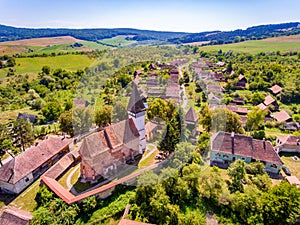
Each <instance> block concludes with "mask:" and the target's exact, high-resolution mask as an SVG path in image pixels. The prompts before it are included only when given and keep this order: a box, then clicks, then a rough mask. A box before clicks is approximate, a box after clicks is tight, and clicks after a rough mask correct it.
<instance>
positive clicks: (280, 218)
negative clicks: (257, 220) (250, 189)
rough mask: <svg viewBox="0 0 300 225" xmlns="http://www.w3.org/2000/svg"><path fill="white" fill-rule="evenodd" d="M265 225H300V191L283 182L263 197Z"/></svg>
mask: <svg viewBox="0 0 300 225" xmlns="http://www.w3.org/2000/svg"><path fill="white" fill-rule="evenodd" d="M261 201H262V208H263V210H262V215H263V219H264V224H266V225H273V224H299V212H300V189H299V188H297V187H296V186H295V185H290V184H289V183H287V182H286V181H282V182H281V183H280V184H279V185H275V186H273V188H272V189H271V190H270V191H269V192H266V193H264V195H263V196H262V199H261Z"/></svg>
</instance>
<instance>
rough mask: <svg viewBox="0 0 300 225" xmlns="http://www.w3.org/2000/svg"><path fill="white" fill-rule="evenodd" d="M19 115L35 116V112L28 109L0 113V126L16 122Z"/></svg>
mask: <svg viewBox="0 0 300 225" xmlns="http://www.w3.org/2000/svg"><path fill="white" fill-rule="evenodd" d="M19 113H29V114H34V115H37V112H36V111H34V110H31V109H30V108H29V107H27V108H23V109H16V110H9V111H5V112H0V124H4V123H8V122H11V121H14V120H16V119H17V117H18V114H19Z"/></svg>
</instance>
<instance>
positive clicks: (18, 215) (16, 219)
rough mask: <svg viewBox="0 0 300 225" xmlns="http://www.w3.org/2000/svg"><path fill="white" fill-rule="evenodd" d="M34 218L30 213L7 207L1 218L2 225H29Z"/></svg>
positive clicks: (0, 224) (0, 223)
mask: <svg viewBox="0 0 300 225" xmlns="http://www.w3.org/2000/svg"><path fill="white" fill-rule="evenodd" d="M32 218H33V216H32V215H31V213H30V212H27V211H24V210H21V209H17V208H12V207H6V208H5V209H4V211H3V213H2V214H1V216H0V225H27V224H29V223H30V221H31V220H32Z"/></svg>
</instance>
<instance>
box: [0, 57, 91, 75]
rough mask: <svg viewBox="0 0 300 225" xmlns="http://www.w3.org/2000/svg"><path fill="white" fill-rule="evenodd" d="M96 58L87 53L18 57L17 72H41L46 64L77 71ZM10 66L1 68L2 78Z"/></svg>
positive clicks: (54, 67)
mask: <svg viewBox="0 0 300 225" xmlns="http://www.w3.org/2000/svg"><path fill="white" fill-rule="evenodd" d="M93 62H94V59H91V58H89V57H88V56H86V55H61V56H55V57H34V58H16V66H15V67H14V68H15V70H16V74H29V75H30V74H34V73H37V72H40V71H41V69H42V67H43V66H44V65H48V66H50V67H51V69H53V70H55V69H57V68H63V69H66V70H72V71H75V70H77V69H84V68H85V67H88V66H90V65H91V64H92V63H93ZM7 72H8V68H4V69H0V78H3V77H5V76H6V74H7Z"/></svg>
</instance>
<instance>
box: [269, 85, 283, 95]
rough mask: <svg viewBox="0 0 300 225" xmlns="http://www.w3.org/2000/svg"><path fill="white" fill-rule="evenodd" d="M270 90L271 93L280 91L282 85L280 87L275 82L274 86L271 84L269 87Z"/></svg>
mask: <svg viewBox="0 0 300 225" xmlns="http://www.w3.org/2000/svg"><path fill="white" fill-rule="evenodd" d="M270 90H271V91H272V93H273V94H275V95H276V94H278V93H280V92H281V91H282V87H280V86H279V85H277V84H275V85H274V86H272V87H271V88H270Z"/></svg>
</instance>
